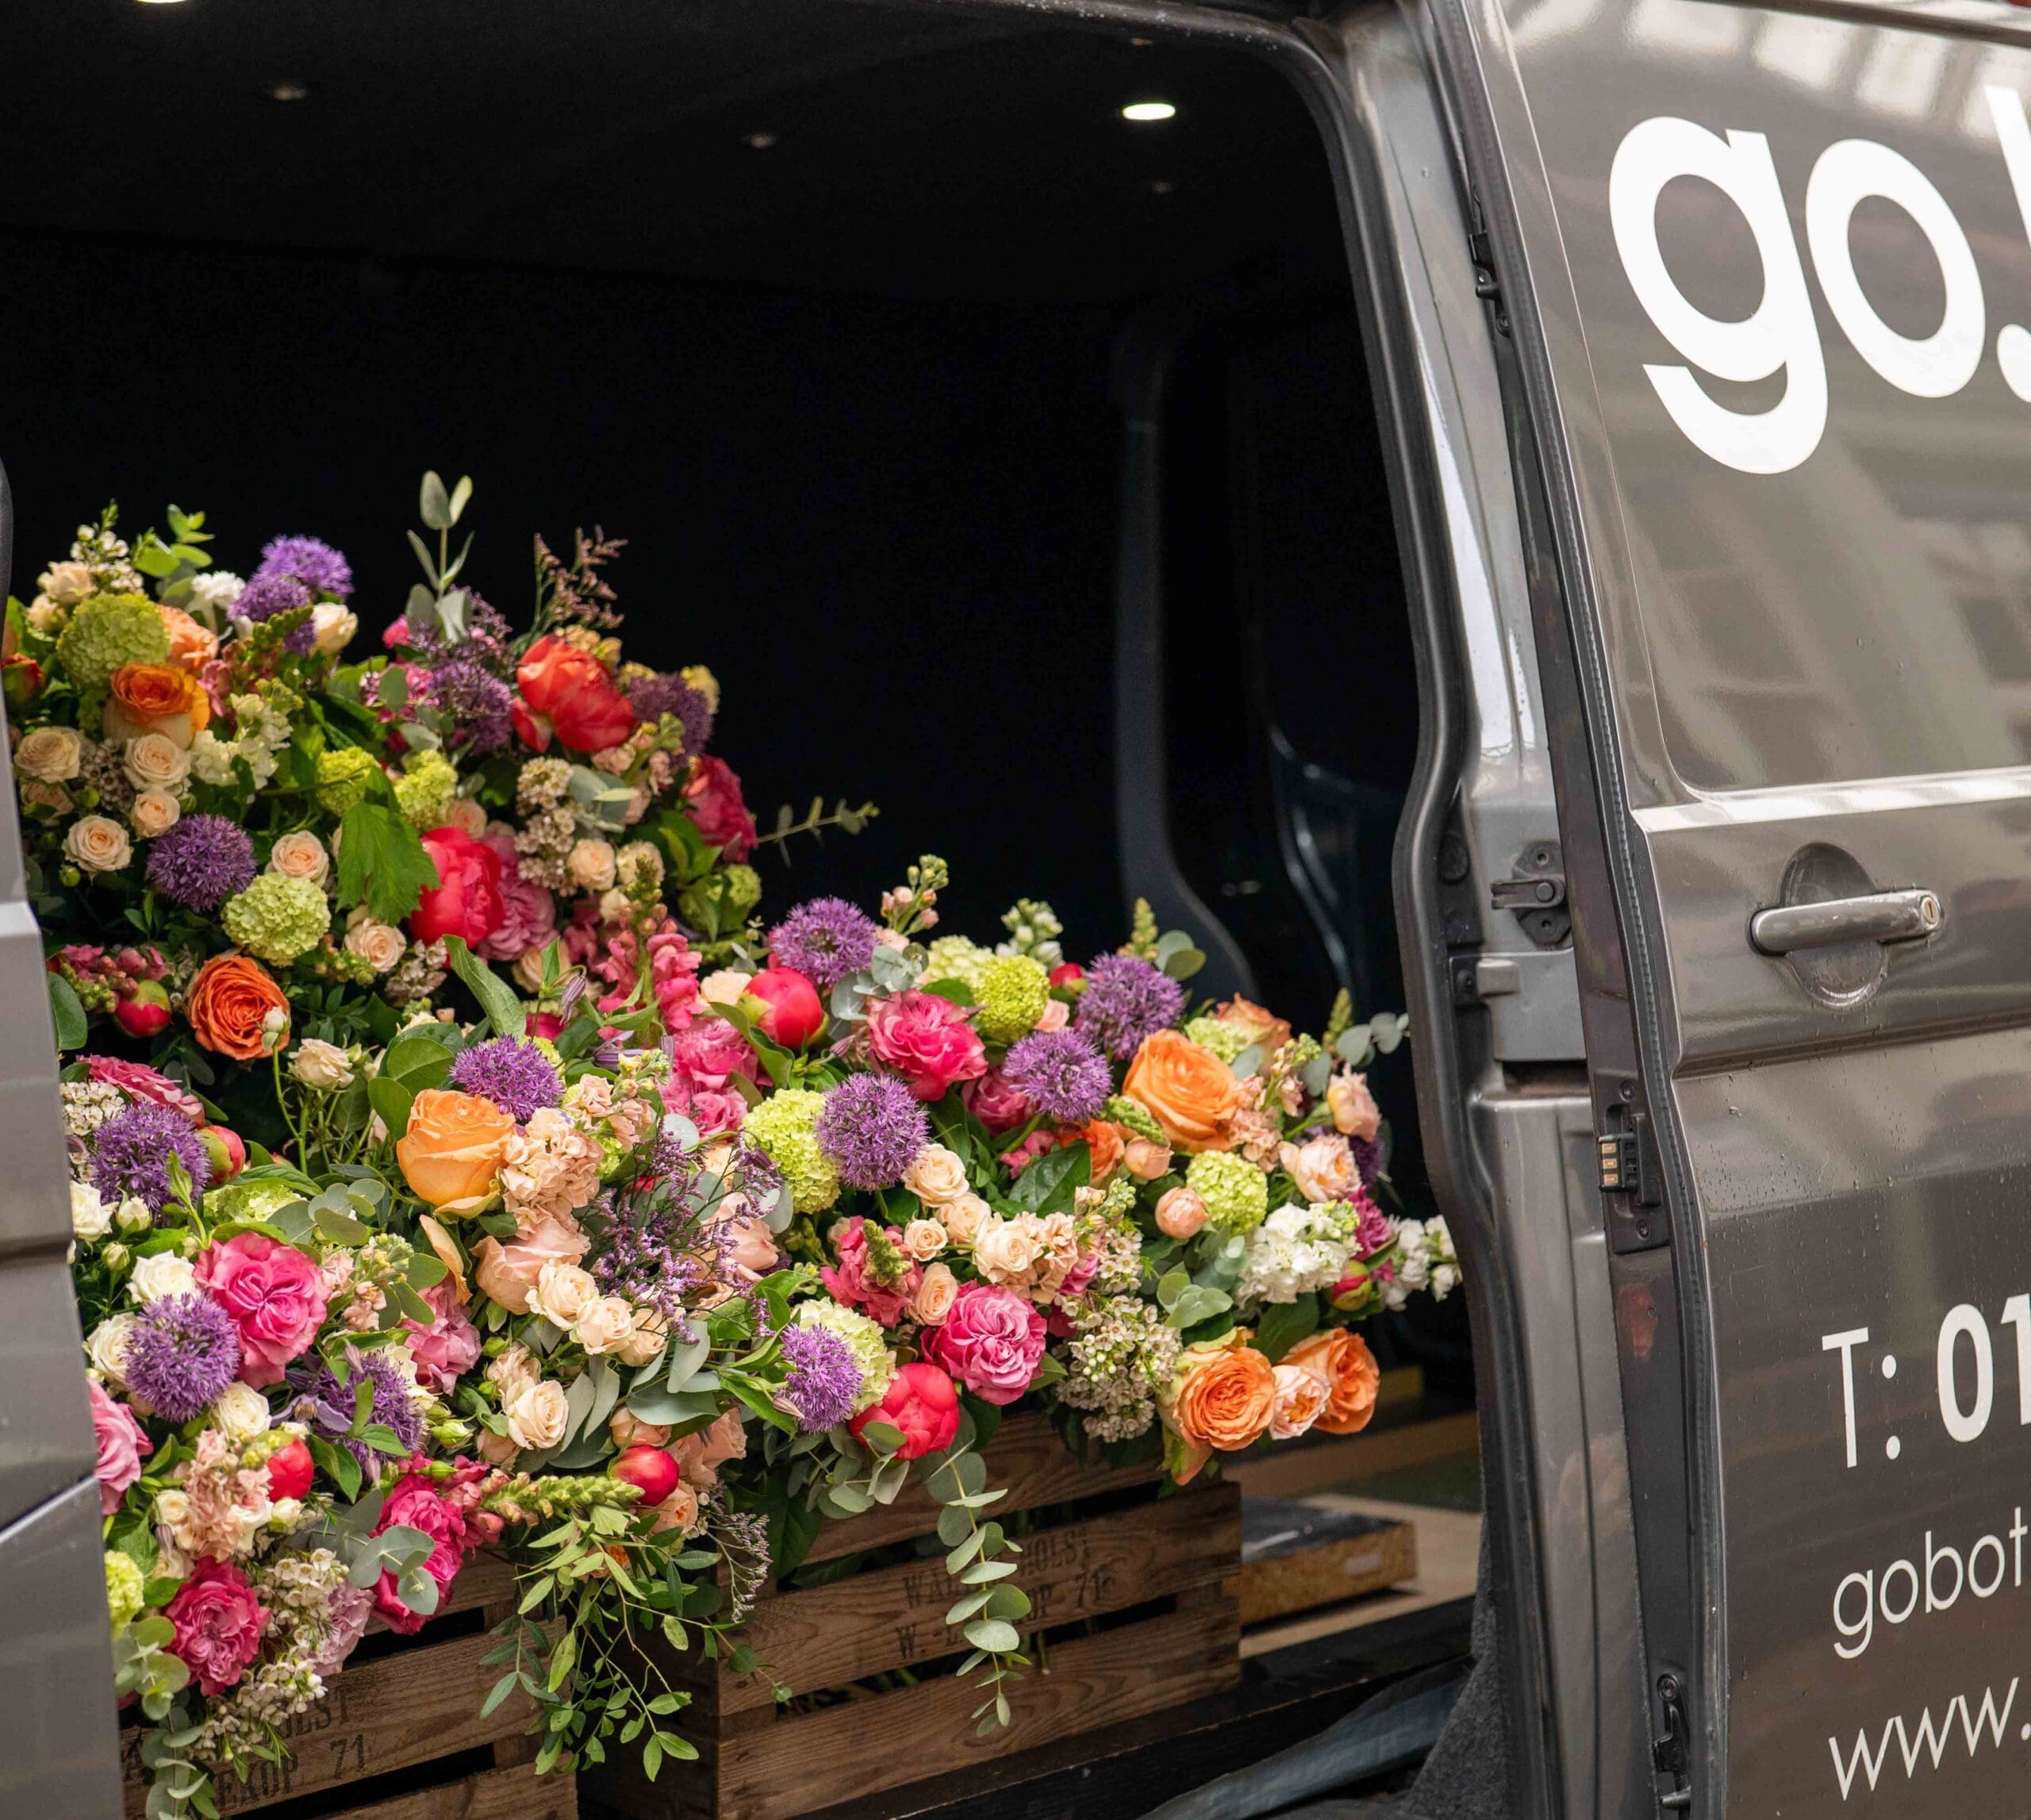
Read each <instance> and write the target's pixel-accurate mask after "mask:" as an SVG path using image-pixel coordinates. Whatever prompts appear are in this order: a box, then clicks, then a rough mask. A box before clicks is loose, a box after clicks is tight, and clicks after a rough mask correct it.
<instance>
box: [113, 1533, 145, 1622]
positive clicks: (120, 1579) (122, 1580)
mask: <svg viewBox="0 0 2031 1820" xmlns="http://www.w3.org/2000/svg"><path fill="white" fill-rule="evenodd" d="M146 1585H147V1582H146V1581H145V1580H144V1579H143V1578H142V1575H141V1570H140V1567H139V1566H137V1565H136V1563H135V1561H134V1560H133V1557H132V1556H130V1555H124V1554H122V1553H121V1552H120V1551H119V1550H118V1549H107V1550H106V1613H107V1615H108V1616H109V1617H110V1618H112V1620H113V1629H114V1630H125V1629H126V1628H127V1626H129V1625H130V1624H132V1622H134V1620H135V1619H136V1618H138V1617H140V1615H141V1595H142V1593H143V1592H144V1588H145V1587H146Z"/></svg>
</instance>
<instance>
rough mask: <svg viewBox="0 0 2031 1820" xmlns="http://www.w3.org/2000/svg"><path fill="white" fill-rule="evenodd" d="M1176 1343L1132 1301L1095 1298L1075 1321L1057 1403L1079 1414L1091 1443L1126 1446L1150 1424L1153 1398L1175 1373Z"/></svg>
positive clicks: (1154, 1315) (1150, 1311)
mask: <svg viewBox="0 0 2031 1820" xmlns="http://www.w3.org/2000/svg"><path fill="white" fill-rule="evenodd" d="M1178 1349H1179V1340H1178V1336H1177V1330H1176V1329H1175V1328H1173V1327H1168V1326H1166V1325H1165V1322H1164V1318H1163V1315H1162V1314H1161V1312H1160V1311H1158V1310H1157V1309H1156V1308H1154V1307H1151V1306H1150V1304H1148V1303H1147V1302H1145V1301H1143V1300H1141V1299H1140V1298H1139V1297H1138V1296H1097V1297H1096V1298H1094V1300H1092V1302H1091V1303H1089V1304H1088V1307H1087V1309H1086V1311H1085V1313H1083V1314H1081V1315H1080V1316H1079V1317H1078V1331H1077V1334H1076V1335H1075V1337H1074V1338H1073V1342H1072V1345H1071V1348H1070V1353H1071V1357H1070V1361H1069V1362H1070V1369H1069V1372H1068V1373H1067V1375H1066V1377H1065V1380H1064V1382H1063V1383H1062V1384H1059V1386H1058V1398H1059V1400H1060V1401H1062V1402H1063V1403H1065V1404H1066V1405H1067V1406H1068V1407H1070V1408H1073V1409H1077V1410H1083V1411H1086V1412H1087V1415H1086V1432H1087V1433H1088V1434H1090V1435H1091V1436H1092V1438H1094V1439H1095V1440H1096V1441H1100V1442H1108V1441H1127V1440H1131V1439H1132V1438H1134V1437H1135V1436H1136V1435H1138V1434H1142V1431H1143V1430H1145V1429H1146V1428H1147V1427H1148V1426H1150V1423H1152V1422H1153V1421H1154V1420H1155V1419H1156V1415H1157V1396H1158V1392H1160V1391H1161V1390H1162V1389H1163V1388H1165V1386H1166V1385H1167V1384H1169V1382H1170V1380H1171V1378H1172V1377H1173V1374H1174V1373H1176V1372H1177V1355H1178Z"/></svg>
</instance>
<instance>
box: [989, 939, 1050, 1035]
mask: <svg viewBox="0 0 2031 1820" xmlns="http://www.w3.org/2000/svg"><path fill="white" fill-rule="evenodd" d="M973 1000H974V1002H975V1003H976V1004H978V1005H979V1007H980V1008H981V1009H980V1016H978V1017H977V1018H976V1019H974V1023H975V1026H976V1027H977V1029H978V1030H979V1031H980V1033H981V1035H982V1036H984V1037H985V1038H986V1039H987V1040H988V1041H989V1042H1015V1040H1016V1039H1018V1038H1019V1037H1024V1036H1027V1035H1029V1034H1030V1032H1031V1031H1033V1030H1035V1028H1036V1027H1037V1019H1039V1018H1040V1017H1042V1016H1043V1015H1044V1007H1045V1006H1046V1004H1049V1003H1050V975H1049V974H1048V973H1046V972H1045V971H1044V969H1043V963H1042V962H1040V961H1034V960H1032V959H1031V958H1030V957H1029V956H1028V955H1027V954H992V955H990V956H989V957H988V958H986V959H985V960H984V961H982V962H981V966H980V970H979V973H978V974H977V977H976V981H975V983H974V985H973Z"/></svg>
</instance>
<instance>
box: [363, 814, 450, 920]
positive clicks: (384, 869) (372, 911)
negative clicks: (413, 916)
mask: <svg viewBox="0 0 2031 1820" xmlns="http://www.w3.org/2000/svg"><path fill="white" fill-rule="evenodd" d="M338 845H339V855H338V858H339V877H338V887H339V903H340V907H341V908H344V907H345V906H347V905H350V904H365V905H366V906H367V914H368V915H369V916H374V917H377V918H378V919H379V920H381V921H382V922H383V923H399V922H401V920H402V919H403V918H404V917H405V916H408V915H409V914H410V912H413V910H414V909H415V908H416V907H417V904H418V903H420V901H421V900H422V897H423V893H424V892H426V891H429V890H434V889H436V886H437V885H438V884H439V883H440V880H439V878H438V876H437V868H436V866H435V865H434V864H433V863H432V860H431V858H430V855H429V854H428V853H426V852H425V851H424V847H423V843H422V842H421V841H420V839H417V832H416V830H415V829H414V828H413V827H410V826H409V824H408V823H407V822H405V821H404V820H402V818H401V816H399V815H398V814H397V813H396V812H395V811H394V810H393V809H390V808H384V807H383V806H382V804H379V803H371V802H367V803H356V804H354V806H353V807H352V808H349V809H347V811H346V812H345V819H344V820H343V821H342V822H340V824H339V843H338Z"/></svg>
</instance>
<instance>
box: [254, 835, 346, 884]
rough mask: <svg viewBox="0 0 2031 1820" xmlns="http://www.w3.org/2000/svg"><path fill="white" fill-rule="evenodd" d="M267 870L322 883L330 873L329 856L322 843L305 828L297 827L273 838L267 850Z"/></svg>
mask: <svg viewBox="0 0 2031 1820" xmlns="http://www.w3.org/2000/svg"><path fill="white" fill-rule="evenodd" d="M268 870H270V871H271V872H279V873H280V874H282V877H285V878H301V879H305V880H308V881H309V883H311V884H313V885H322V884H323V883H324V881H325V879H326V878H327V877H329V876H330V874H331V870H332V856H331V855H330V854H328V853H327V852H326V851H325V850H324V842H322V841H321V840H320V839H318V838H317V835H314V834H313V833H312V832H311V831H309V829H308V828H298V830H297V831H296V832H295V833H294V834H286V835H282V837H281V838H280V839H278V840H277V841H276V843H275V847H274V848H273V850H271V852H270V853H269V854H268Z"/></svg>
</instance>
